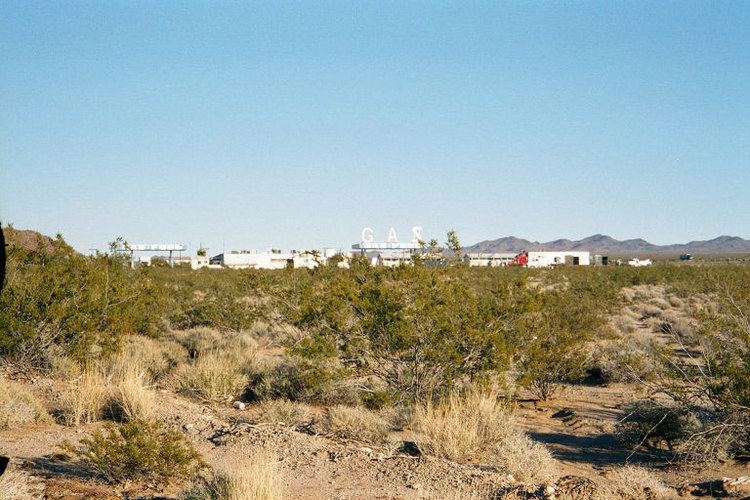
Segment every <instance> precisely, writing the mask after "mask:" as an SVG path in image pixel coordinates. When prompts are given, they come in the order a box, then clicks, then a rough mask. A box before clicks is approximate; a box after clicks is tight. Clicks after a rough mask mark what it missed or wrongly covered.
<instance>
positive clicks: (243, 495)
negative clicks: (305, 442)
mask: <svg viewBox="0 0 750 500" xmlns="http://www.w3.org/2000/svg"><path fill="white" fill-rule="evenodd" d="M183 498H184V499H185V500H281V499H282V498H284V490H283V487H282V483H281V478H280V477H279V472H278V470H277V469H276V467H275V466H274V464H273V463H272V461H271V459H270V457H269V455H268V454H267V453H264V452H261V453H256V454H255V455H252V456H251V459H250V464H249V465H244V464H243V465H242V467H237V468H236V469H232V470H225V471H216V472H214V473H213V475H211V476H210V477H208V478H204V479H202V480H201V481H200V484H198V485H196V486H194V487H193V488H191V489H190V490H188V491H187V492H186V493H185V494H184V495H183Z"/></svg>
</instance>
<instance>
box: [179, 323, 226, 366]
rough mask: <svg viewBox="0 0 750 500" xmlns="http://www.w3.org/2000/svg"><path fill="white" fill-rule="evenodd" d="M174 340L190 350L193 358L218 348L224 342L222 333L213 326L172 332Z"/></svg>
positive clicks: (189, 353)
mask: <svg viewBox="0 0 750 500" xmlns="http://www.w3.org/2000/svg"><path fill="white" fill-rule="evenodd" d="M172 337H173V338H174V340H176V341H177V342H179V343H180V344H181V345H182V346H183V347H184V348H185V349H186V350H187V352H188V356H189V357H190V358H191V359H195V358H198V357H200V356H203V355H205V354H208V353H209V352H211V351H214V350H216V348H217V347H218V346H219V344H220V343H221V342H222V334H221V332H219V331H218V330H215V329H213V328H193V329H191V330H181V331H174V332H172Z"/></svg>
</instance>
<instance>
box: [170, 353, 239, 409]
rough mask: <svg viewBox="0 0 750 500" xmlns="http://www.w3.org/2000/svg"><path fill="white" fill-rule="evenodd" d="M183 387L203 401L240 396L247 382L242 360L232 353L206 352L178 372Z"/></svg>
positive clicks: (224, 399) (181, 388)
mask: <svg viewBox="0 0 750 500" xmlns="http://www.w3.org/2000/svg"><path fill="white" fill-rule="evenodd" d="M177 378H178V381H179V386H180V390H181V391H182V392H184V393H186V394H189V395H191V396H193V397H195V398H198V399H200V400H203V401H210V402H222V401H229V400H231V399H232V398H236V397H238V396H240V395H241V394H242V392H243V390H244V389H245V387H246V385H247V375H246V366H244V365H243V360H242V359H240V358H238V357H237V356H232V355H229V354H214V353H212V354H206V355H203V356H201V357H199V358H198V359H196V360H195V361H194V362H193V363H192V364H190V365H186V366H183V367H181V369H180V370H179V372H178V373H177Z"/></svg>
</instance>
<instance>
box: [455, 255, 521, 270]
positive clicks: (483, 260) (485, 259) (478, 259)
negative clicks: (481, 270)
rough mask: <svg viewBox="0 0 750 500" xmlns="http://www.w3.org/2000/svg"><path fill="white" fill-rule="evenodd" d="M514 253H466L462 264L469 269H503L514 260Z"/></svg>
mask: <svg viewBox="0 0 750 500" xmlns="http://www.w3.org/2000/svg"><path fill="white" fill-rule="evenodd" d="M516 255H517V254H515V253H467V254H466V255H464V262H465V263H467V264H468V265H469V267H505V266H507V265H508V264H509V263H510V262H512V261H513V259H515V258H516Z"/></svg>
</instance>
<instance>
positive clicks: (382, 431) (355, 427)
mask: <svg viewBox="0 0 750 500" xmlns="http://www.w3.org/2000/svg"><path fill="white" fill-rule="evenodd" d="M321 427H322V430H323V432H325V433H326V434H328V435H330V436H333V437H337V438H339V439H350V440H353V441H361V442H363V443H373V444H379V443H384V442H385V441H386V440H387V439H388V430H389V426H388V422H387V421H386V420H385V419H383V418H382V417H381V416H380V415H378V414H377V413H374V412H371V411H370V410H367V409H365V408H358V407H350V406H343V405H337V406H332V407H331V408H328V409H326V412H325V416H324V418H323V421H322V422H321Z"/></svg>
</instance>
